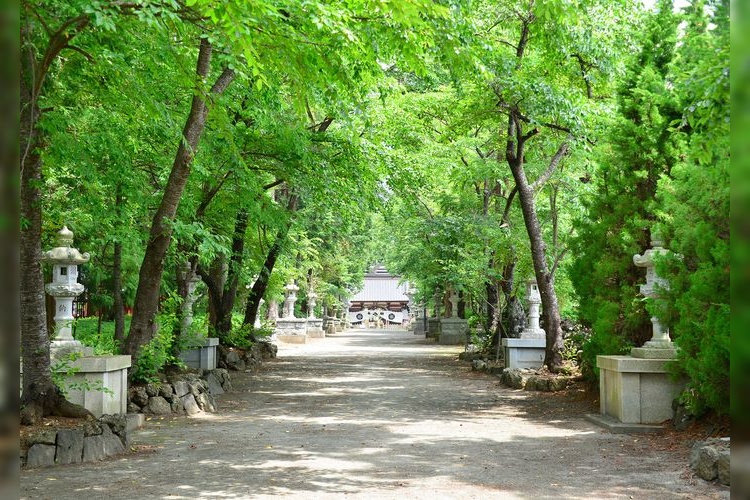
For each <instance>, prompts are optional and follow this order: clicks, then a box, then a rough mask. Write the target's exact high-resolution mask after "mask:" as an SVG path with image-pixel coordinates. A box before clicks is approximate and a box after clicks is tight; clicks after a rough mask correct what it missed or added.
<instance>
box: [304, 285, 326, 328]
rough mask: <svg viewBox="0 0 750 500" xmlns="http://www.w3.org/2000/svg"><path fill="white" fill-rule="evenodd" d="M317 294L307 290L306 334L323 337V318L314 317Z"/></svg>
mask: <svg viewBox="0 0 750 500" xmlns="http://www.w3.org/2000/svg"><path fill="white" fill-rule="evenodd" d="M317 299H318V294H317V293H315V292H314V291H312V290H309V291H308V292H307V336H308V337H310V338H323V337H325V331H324V330H323V318H316V317H315V304H316V303H317Z"/></svg>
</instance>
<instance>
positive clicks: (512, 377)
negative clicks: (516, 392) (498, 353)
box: [500, 368, 526, 389]
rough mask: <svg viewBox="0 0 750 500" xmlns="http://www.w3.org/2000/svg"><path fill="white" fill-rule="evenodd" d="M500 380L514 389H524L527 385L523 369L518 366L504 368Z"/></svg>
mask: <svg viewBox="0 0 750 500" xmlns="http://www.w3.org/2000/svg"><path fill="white" fill-rule="evenodd" d="M500 380H501V381H502V383H503V384H505V385H507V386H508V387H510V388H512V389H523V388H524V386H525V385H526V381H525V380H524V377H522V376H521V370H519V369H517V368H506V369H505V370H503V374H502V375H501V376H500Z"/></svg>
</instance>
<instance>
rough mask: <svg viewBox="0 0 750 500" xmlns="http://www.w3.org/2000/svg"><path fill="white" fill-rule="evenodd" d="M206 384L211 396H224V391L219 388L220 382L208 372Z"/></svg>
mask: <svg viewBox="0 0 750 500" xmlns="http://www.w3.org/2000/svg"><path fill="white" fill-rule="evenodd" d="M206 383H207V384H208V390H209V391H210V392H211V394H213V395H214V396H218V395H219V394H224V389H223V388H222V387H221V382H220V381H219V379H218V378H217V377H216V375H215V374H213V373H211V372H208V373H207V374H206Z"/></svg>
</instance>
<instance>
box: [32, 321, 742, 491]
mask: <svg viewBox="0 0 750 500" xmlns="http://www.w3.org/2000/svg"><path fill="white" fill-rule="evenodd" d="M460 350H461V348H459V347H445V346H437V345H434V344H431V343H428V341H426V340H425V339H422V338H417V337H415V336H414V335H412V334H411V333H408V332H405V331H402V330H392V331H383V330H353V331H349V332H346V333H340V334H337V335H336V336H332V337H328V338H326V339H321V340H315V341H311V342H310V343H308V344H305V345H282V346H280V348H279V358H278V359H277V360H275V361H272V362H269V363H268V364H267V365H266V367H265V368H264V369H263V370H262V371H260V372H258V373H255V374H237V373H234V372H233V373H232V377H233V378H232V380H233V385H234V388H235V391H234V392H232V393H231V394H225V395H222V396H219V397H218V398H217V399H218V401H219V407H220V409H219V412H218V413H215V414H202V415H200V416H197V417H192V418H186V417H180V418H164V419H158V418H155V419H151V420H149V421H148V422H147V423H146V425H145V426H144V427H143V428H142V429H140V430H138V431H135V433H134V438H133V442H134V444H135V445H136V449H138V450H139V451H138V452H136V453H131V454H129V455H126V456H123V457H117V458H113V459H110V460H107V461H105V462H100V463H95V464H83V465H75V466H62V467H55V468H49V469H36V470H24V471H22V472H21V498H25V499H29V500H31V499H34V500H36V499H50V500H66V499H75V500H82V499H108V500H115V499H135V498H158V499H203V498H206V499H209V498H210V499H219V498H222V499H242V498H278V497H290V498H291V497H293V498H297V499H299V498H321V499H323V498H325V499H329V498H383V499H386V498H387V499H392V498H398V497H400V498H415V499H430V500H435V499H439V498H440V499H442V498H460V499H464V498H466V499H468V498H482V499H484V498H509V499H515V498H518V499H540V498H556V499H559V498H566V499H568V498H587V499H592V498H636V499H644V498H653V499H659V500H662V499H670V498H729V490H728V488H721V487H718V486H715V485H713V484H708V483H705V482H703V481H702V480H700V479H697V478H692V477H691V475H690V474H689V472H688V469H687V467H686V462H685V460H686V453H685V450H682V451H679V452H675V451H674V450H671V449H666V448H664V447H658V446H657V447H655V446H652V441H650V440H649V439H648V438H645V437H643V436H627V435H615V434H610V433H608V432H606V431H604V430H602V429H599V428H598V427H596V426H594V425H593V424H590V423H588V422H587V421H585V420H584V419H583V413H584V412H585V411H586V410H588V409H589V408H588V407H586V406H585V405H583V404H580V403H578V404H571V403H570V402H569V401H566V400H564V399H563V398H561V397H559V396H554V395H545V394H539V393H528V392H524V391H516V390H510V389H506V388H504V387H503V386H501V385H498V383H497V379H496V378H493V377H490V376H488V375H484V374H476V373H472V372H471V371H470V369H469V366H468V364H467V363H464V362H459V361H457V354H458V352H460Z"/></svg>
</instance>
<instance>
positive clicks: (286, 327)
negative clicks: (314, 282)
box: [275, 283, 308, 344]
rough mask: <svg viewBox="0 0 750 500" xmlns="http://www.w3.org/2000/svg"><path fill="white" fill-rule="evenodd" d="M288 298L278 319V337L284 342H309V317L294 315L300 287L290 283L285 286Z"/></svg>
mask: <svg viewBox="0 0 750 500" xmlns="http://www.w3.org/2000/svg"><path fill="white" fill-rule="evenodd" d="M284 290H286V298H285V299H284V310H283V313H282V316H281V318H279V319H277V320H276V329H275V332H276V339H278V340H280V341H282V342H289V343H295V344H304V343H305V342H307V337H308V336H307V318H297V317H295V316H294V303H295V302H297V291H298V290H299V287H298V286H297V285H295V284H294V283H289V284H288V285H287V286H285V287H284Z"/></svg>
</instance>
